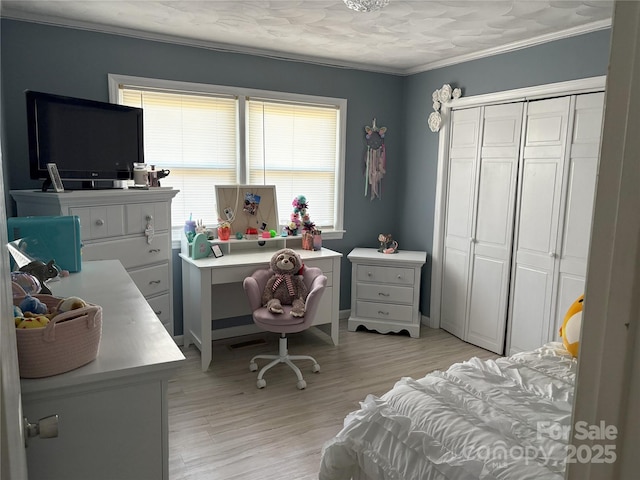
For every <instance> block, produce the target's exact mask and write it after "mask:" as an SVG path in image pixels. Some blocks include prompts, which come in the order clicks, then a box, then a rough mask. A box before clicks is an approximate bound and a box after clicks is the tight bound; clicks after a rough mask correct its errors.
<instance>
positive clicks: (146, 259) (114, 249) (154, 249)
mask: <svg viewBox="0 0 640 480" xmlns="http://www.w3.org/2000/svg"><path fill="white" fill-rule="evenodd" d="M170 257H171V251H170V243H169V233H162V234H156V235H154V237H153V241H152V242H151V244H148V243H147V237H143V236H140V237H134V238H125V239H120V240H112V241H107V242H99V243H90V244H85V245H84V246H83V247H82V258H83V260H110V259H113V258H117V259H118V260H120V262H121V263H122V265H124V268H126V269H130V268H133V267H141V266H144V265H150V264H154V263H160V262H164V261H169V259H170Z"/></svg>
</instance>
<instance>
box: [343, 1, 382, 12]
mask: <svg viewBox="0 0 640 480" xmlns="http://www.w3.org/2000/svg"><path fill="white" fill-rule="evenodd" d="M344 4H345V5H346V6H347V7H349V8H350V9H351V10H355V11H356V12H375V11H376V10H380V9H381V8H384V7H386V6H387V5H389V0H344Z"/></svg>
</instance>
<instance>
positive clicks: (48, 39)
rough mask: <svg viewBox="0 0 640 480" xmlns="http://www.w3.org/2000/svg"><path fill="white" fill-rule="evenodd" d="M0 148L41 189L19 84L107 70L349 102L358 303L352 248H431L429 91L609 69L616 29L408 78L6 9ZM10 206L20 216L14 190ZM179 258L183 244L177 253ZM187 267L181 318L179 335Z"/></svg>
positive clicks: (346, 277)
mask: <svg viewBox="0 0 640 480" xmlns="http://www.w3.org/2000/svg"><path fill="white" fill-rule="evenodd" d="M0 27H1V28H0V35H1V37H0V39H1V42H0V48H1V50H0V54H1V56H0V61H1V67H2V68H1V76H2V102H1V109H2V110H1V112H0V114H1V117H2V125H3V127H2V131H1V132H0V134H1V136H2V149H3V168H4V172H5V181H6V182H7V185H5V189H6V190H9V189H22V188H37V187H38V183H37V182H32V181H31V180H30V179H29V173H28V152H27V143H26V118H25V107H24V94H23V91H24V90H25V89H27V88H29V89H33V90H42V91H48V92H52V93H60V94H65V95H71V96H78V97H86V98H93V99H96V100H103V101H106V100H107V99H108V93H107V73H120V74H126V75H137V76H147V77H157V78H166V79H172V80H182V81H190V82H204V83H211V84H220V85H236V86H243V87H248V88H259V89H266V90H280V91H288V92H295V93H304V94H310V95H324V96H331V97H341V98H346V99H347V100H348V110H347V113H348V115H347V148H346V154H347V161H346V183H345V229H346V233H345V235H344V238H343V240H334V241H327V242H325V245H326V246H327V247H328V248H332V249H334V250H337V251H340V252H342V253H343V254H344V255H345V258H343V260H342V275H341V295H340V309H341V310H345V309H348V308H350V290H351V285H350V281H351V266H350V264H349V262H348V261H347V260H346V254H348V253H349V251H351V249H352V248H353V247H356V246H371V247H375V246H377V243H376V237H377V234H378V233H379V232H392V233H393V234H394V237H396V238H397V239H398V240H399V242H400V246H401V248H404V249H413V250H426V251H427V252H429V253H430V252H431V250H432V243H433V242H432V239H433V218H434V202H435V185H436V168H437V152H438V135H437V134H434V133H432V132H431V131H430V130H429V129H428V127H427V123H426V120H427V117H428V115H429V113H431V111H432V107H431V103H432V102H431V93H432V92H433V91H434V90H435V89H437V88H439V87H440V86H442V84H443V83H450V84H452V85H453V86H459V87H461V88H462V91H463V95H464V96H471V95H479V94H483V93H490V92H497V91H503V90H510V89H515V88H521V87H526V86H532V85H540V84H546V83H553V82H559V81H565V80H572V79H578V78H584V77H592V76H599V75H605V74H606V72H607V62H608V56H609V35H610V30H603V31H598V32H594V33H590V34H586V35H582V36H578V37H573V38H569V39H565V40H559V41H555V42H551V43H548V44H544V45H540V46H536V47H531V48H527V49H522V50H518V51H516V52H511V53H507V54H502V55H496V56H493V57H489V58H485V59H480V60H475V61H471V62H466V63H464V64H459V65H453V66H450V67H444V68H440V69H437V70H432V71H428V72H424V73H420V74H415V75H410V76H407V77H400V76H394V75H386V74H376V73H369V72H360V71H356V70H349V69H342V68H331V67H323V66H317V65H310V64H304V63H300V62H287V61H282V60H274V59H268V58H262V57H257V56H251V55H242V54H233V53H225V52H217V51H213V50H207V49H202V48H195V47H187V46H182V45H175V44H170V43H162V42H153V41H147V40H140V39H136V38H129V37H123V36H117V35H109V34H103V33H96V32H89V31H83V30H76V29H69V28H61V27H53V26H46V25H40V24H35V23H29V22H20V21H13V20H7V19H2V21H1V25H0ZM373 117H376V118H377V120H378V125H384V126H387V127H388V129H389V130H388V133H387V136H386V138H385V141H386V146H387V153H388V158H389V162H388V167H389V168H388V173H387V175H386V177H385V179H384V181H383V198H382V200H376V201H374V202H371V201H369V200H368V199H367V198H365V197H364V195H363V193H364V192H363V184H364V181H363V178H362V157H363V154H364V150H365V147H364V134H363V127H364V125H369V124H370V122H371V119H372V118H373ZM7 205H8V210H9V211H8V212H7V214H8V215H9V216H11V215H14V214H15V210H14V205H13V202H12V201H11V200H10V199H7ZM174 258H176V259H177V252H174ZM179 274H180V272H179V268H174V275H175V276H176V279H175V282H174V283H175V285H176V287H177V288H176V300H177V301H176V303H175V306H176V314H177V315H176V317H177V318H176V324H177V328H178V330H177V331H176V333H181V321H180V319H181V297H180V293H181V292H180V278H179ZM422 278H423V283H422V295H421V302H420V308H421V312H422V314H423V315H425V316H427V317H428V316H429V313H430V291H431V263H430V262H428V263H427V265H426V266H425V267H424V269H423V277H422Z"/></svg>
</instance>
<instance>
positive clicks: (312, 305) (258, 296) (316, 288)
mask: <svg viewBox="0 0 640 480" xmlns="http://www.w3.org/2000/svg"><path fill="white" fill-rule="evenodd" d="M272 276H273V271H272V270H271V269H270V268H261V269H259V270H256V271H255V272H253V274H251V276H249V277H247V278H245V279H244V282H243V284H242V285H243V287H244V290H245V292H246V294H247V298H248V300H249V306H250V307H251V311H256V310H258V309H260V308H263V306H262V292H263V291H264V287H265V286H266V284H267V281H268V280H269V279H270V278H271V277H272ZM302 279H303V281H304V283H305V285H306V286H307V290H308V291H309V295H308V296H307V300H306V304H305V309H306V312H305V323H307V322H309V323H310V322H311V321H312V320H313V318H314V317H315V315H316V312H317V311H318V305H319V302H320V299H321V297H322V293H323V292H324V289H325V287H326V286H327V277H326V275H324V273H322V270H321V269H319V268H317V267H306V266H305V268H304V270H303V272H302Z"/></svg>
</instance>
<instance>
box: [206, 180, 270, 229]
mask: <svg viewBox="0 0 640 480" xmlns="http://www.w3.org/2000/svg"><path fill="white" fill-rule="evenodd" d="M216 203H217V205H218V217H219V218H220V219H221V220H222V221H225V222H228V223H229V224H230V225H231V234H232V235H235V234H237V233H240V234H245V233H249V232H252V234H254V235H256V236H257V235H259V234H260V232H263V231H267V232H268V231H269V230H275V231H278V230H279V224H278V204H277V202H276V187H275V186H274V185H216ZM253 232H255V233H253Z"/></svg>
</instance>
